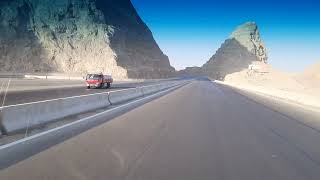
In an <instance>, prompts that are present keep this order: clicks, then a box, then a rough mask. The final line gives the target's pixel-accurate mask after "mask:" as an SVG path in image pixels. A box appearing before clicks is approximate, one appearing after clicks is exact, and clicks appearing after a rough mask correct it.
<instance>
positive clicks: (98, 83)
mask: <svg viewBox="0 0 320 180" xmlns="http://www.w3.org/2000/svg"><path fill="white" fill-rule="evenodd" d="M112 83H113V79H112V77H111V76H110V75H103V74H102V73H101V74H87V76H86V85H87V88H88V89H90V88H92V87H93V88H103V87H107V88H110V87H111V84H112Z"/></svg>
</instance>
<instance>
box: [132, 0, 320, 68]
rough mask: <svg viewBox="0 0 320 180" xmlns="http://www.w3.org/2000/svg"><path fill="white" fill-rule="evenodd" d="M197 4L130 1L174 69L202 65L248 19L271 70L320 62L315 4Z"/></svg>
mask: <svg viewBox="0 0 320 180" xmlns="http://www.w3.org/2000/svg"><path fill="white" fill-rule="evenodd" d="M201 2H202V3H199V2H198V1H196V0H190V1H189V2H185V1H182V0H171V1H169V0H164V1H158V2H155V1H152V2H151V1H147V0H132V3H133V4H134V6H135V8H136V9H137V11H138V13H139V15H140V16H141V17H142V19H143V21H144V22H145V23H146V24H147V25H148V26H149V28H150V29H151V31H152V32H153V35H154V37H155V39H156V41H157V43H158V44H159V46H160V48H161V49H162V50H163V52H164V53H165V54H166V55H168V56H169V58H170V62H171V65H172V66H174V67H175V68H176V69H177V70H180V69H184V68H185V67H190V66H202V65H203V64H204V63H205V62H206V61H208V60H209V58H210V57H211V56H212V55H213V54H214V53H215V52H216V50H217V49H218V48H219V47H220V45H221V44H222V43H223V42H224V41H225V40H226V39H227V38H228V37H229V35H230V34H231V32H232V31H233V30H234V29H235V28H236V27H237V26H238V25H241V24H243V23H245V22H248V21H254V22H256V23H257V25H258V26H259V30H260V33H261V37H262V40H263V42H264V43H265V45H266V47H267V49H268V55H269V63H270V64H272V65H273V66H274V67H275V68H277V69H281V70H283V71H288V72H296V71H302V70H304V69H305V68H306V67H308V66H310V65H312V64H314V63H316V62H318V61H320V53H319V52H320V43H319V42H320V36H319V32H320V24H319V23H317V22H319V19H320V12H319V11H318V10H317V8H318V7H319V3H318V2H316V1H314V0H307V1H303V2H302V1H301V2H293V1H259V3H256V1H251V0H246V1H241V3H240V2H237V1H233V0H229V1H224V2H221V1H218V2H217V1H201ZM288 64H290V66H288Z"/></svg>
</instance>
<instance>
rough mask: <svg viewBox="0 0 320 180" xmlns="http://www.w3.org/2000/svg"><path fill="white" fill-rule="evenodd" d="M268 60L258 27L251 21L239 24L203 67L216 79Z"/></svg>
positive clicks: (206, 72)
mask: <svg viewBox="0 0 320 180" xmlns="http://www.w3.org/2000/svg"><path fill="white" fill-rule="evenodd" d="M267 60H268V58H267V51H266V48H265V46H264V45H263V43H262V41H261V38H260V33H259V30H258V27H257V25H256V24H255V23H252V22H249V23H245V24H243V25H241V26H239V27H238V28H237V29H236V30H235V31H234V32H233V33H232V34H231V36H230V38H229V39H227V40H226V41H225V42H224V43H223V44H222V45H221V47H220V48H219V49H218V50H217V52H216V53H215V55H213V56H212V57H211V58H210V60H209V61H208V62H207V63H206V64H204V65H203V67H202V69H203V73H204V74H206V75H208V76H210V77H212V78H214V79H224V77H225V76H226V75H228V74H231V73H234V72H239V71H241V70H244V69H248V67H249V65H251V64H253V63H255V62H259V63H262V64H266V63H267Z"/></svg>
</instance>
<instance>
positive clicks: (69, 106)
mask: <svg viewBox="0 0 320 180" xmlns="http://www.w3.org/2000/svg"><path fill="white" fill-rule="evenodd" d="M182 84H184V81H179V82H166V83H161V84H156V85H150V86H144V87H138V88H132V89H126V90H119V91H113V92H108V93H99V94H91V95H83V96H75V97H69V98H61V99H55V100H48V101H41V102H34V103H26V104H20V105H12V106H5V107H2V108H1V109H0V110H1V111H0V132H2V134H13V133H15V132H20V131H22V130H26V129H28V128H34V127H38V126H41V125H44V124H47V123H50V122H53V121H56V120H59V119H62V118H64V117H67V116H71V115H76V114H80V113H85V112H88V111H92V110H96V109H99V108H104V107H108V106H110V105H114V104H120V103H124V102H128V101H131V100H133V99H136V98H140V97H143V96H147V95H151V94H154V93H157V92H160V91H163V90H165V89H168V88H171V87H175V86H176V87H178V85H179V86H180V85H182Z"/></svg>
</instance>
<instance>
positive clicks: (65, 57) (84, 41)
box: [0, 0, 175, 78]
mask: <svg viewBox="0 0 320 180" xmlns="http://www.w3.org/2000/svg"><path fill="white" fill-rule="evenodd" d="M0 33H1V36H0V72H62V73H81V74H85V73H88V72H104V73H106V74H112V75H113V76H114V77H115V78H165V77H168V76H171V75H172V74H173V73H174V71H175V70H174V68H172V67H171V66H170V62H169V59H168V57H167V56H166V55H164V54H163V52H162V51H161V50H160V48H159V47H158V45H157V43H156V42H155V40H154V39H153V36H152V33H151V31H150V30H149V28H148V27H147V26H146V25H145V23H144V22H143V21H142V20H141V19H140V17H139V16H138V14H137V12H136V11H135V9H134V7H133V5H132V4H131V2H130V0H117V1H115V0H96V1H92V0H69V1H66V0H13V1H1V2H0Z"/></svg>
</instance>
